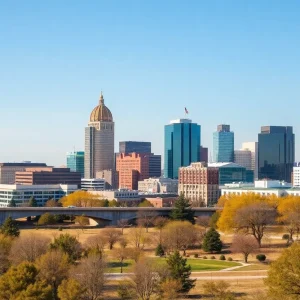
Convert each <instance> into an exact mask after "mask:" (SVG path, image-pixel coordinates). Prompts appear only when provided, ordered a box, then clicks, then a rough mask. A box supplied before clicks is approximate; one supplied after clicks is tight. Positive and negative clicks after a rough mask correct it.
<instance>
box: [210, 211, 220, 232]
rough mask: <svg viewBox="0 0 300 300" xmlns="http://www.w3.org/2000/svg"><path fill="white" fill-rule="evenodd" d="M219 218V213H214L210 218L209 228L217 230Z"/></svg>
mask: <svg viewBox="0 0 300 300" xmlns="http://www.w3.org/2000/svg"><path fill="white" fill-rule="evenodd" d="M219 218H220V212H219V211H216V212H215V213H214V214H213V215H212V216H211V218H210V222H209V227H212V228H215V229H217V223H218V220H219Z"/></svg>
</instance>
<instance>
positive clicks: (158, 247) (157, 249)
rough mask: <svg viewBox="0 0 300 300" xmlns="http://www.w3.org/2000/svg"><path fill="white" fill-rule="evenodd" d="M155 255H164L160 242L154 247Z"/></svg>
mask: <svg viewBox="0 0 300 300" xmlns="http://www.w3.org/2000/svg"><path fill="white" fill-rule="evenodd" d="M155 255H156V256H160V257H162V256H164V255H165V251H164V249H163V247H162V245H161V244H159V245H158V246H157V247H156V249H155Z"/></svg>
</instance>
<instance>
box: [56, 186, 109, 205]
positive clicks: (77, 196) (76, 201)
mask: <svg viewBox="0 0 300 300" xmlns="http://www.w3.org/2000/svg"><path fill="white" fill-rule="evenodd" d="M60 203H62V205H63V206H64V207H68V206H76V207H104V206H105V201H104V200H103V199H99V195H94V194H92V193H89V192H86V191H81V190H79V191H76V192H74V193H72V194H70V195H67V196H65V197H63V198H62V199H60ZM107 206H108V203H107Z"/></svg>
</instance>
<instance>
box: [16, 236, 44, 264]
mask: <svg viewBox="0 0 300 300" xmlns="http://www.w3.org/2000/svg"><path fill="white" fill-rule="evenodd" d="M49 244H50V239H49V238H48V237H45V236H42V235H41V234H37V233H31V234H26V235H22V236H20V237H19V238H18V239H16V240H14V242H13V244H12V247H11V251H10V260H11V261H12V262H13V263H14V264H15V265H17V264H19V263H21V262H23V261H28V262H34V261H35V260H36V259H37V258H38V257H39V256H41V255H43V254H45V253H46V252H47V249H48V246H49Z"/></svg>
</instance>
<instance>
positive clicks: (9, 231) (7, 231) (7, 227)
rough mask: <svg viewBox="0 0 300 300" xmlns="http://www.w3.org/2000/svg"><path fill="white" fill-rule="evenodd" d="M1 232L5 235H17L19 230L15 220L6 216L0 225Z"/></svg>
mask: <svg viewBox="0 0 300 300" xmlns="http://www.w3.org/2000/svg"><path fill="white" fill-rule="evenodd" d="M1 233H2V234H3V235H5V236H11V237H18V236H19V235H20V230H19V226H18V224H17V222H16V221H15V220H13V219H12V217H8V218H7V219H6V220H5V221H4V223H3V224H2V226H1Z"/></svg>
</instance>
